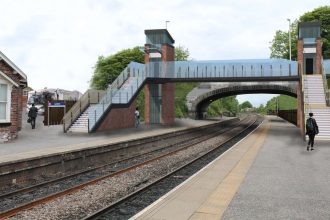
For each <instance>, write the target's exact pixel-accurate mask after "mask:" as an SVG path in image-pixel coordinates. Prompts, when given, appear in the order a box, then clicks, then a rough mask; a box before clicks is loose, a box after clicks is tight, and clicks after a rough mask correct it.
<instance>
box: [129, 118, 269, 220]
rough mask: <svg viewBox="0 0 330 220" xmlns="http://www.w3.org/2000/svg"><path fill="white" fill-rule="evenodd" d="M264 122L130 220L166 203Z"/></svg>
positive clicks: (142, 217)
mask: <svg viewBox="0 0 330 220" xmlns="http://www.w3.org/2000/svg"><path fill="white" fill-rule="evenodd" d="M263 124H264V122H262V123H261V124H260V125H259V126H258V127H257V128H255V129H254V130H253V131H252V132H251V133H250V134H248V135H247V136H246V137H244V138H243V139H242V140H240V141H239V142H237V143H236V144H235V145H234V146H233V147H231V148H230V149H228V150H227V151H225V152H224V153H223V154H222V155H221V156H219V157H218V158H217V159H215V160H214V161H212V162H211V163H209V164H208V165H207V166H205V167H204V168H202V169H201V170H199V171H198V172H197V173H195V174H194V175H192V176H191V177H189V178H188V179H187V180H185V181H184V182H182V183H181V184H180V185H178V186H177V187H175V188H174V189H172V190H171V191H169V192H168V193H166V194H165V195H163V196H162V197H160V198H159V199H158V200H156V201H155V202H153V203H152V204H151V205H150V206H148V207H146V208H145V209H143V210H142V211H141V212H139V213H137V214H136V215H135V216H133V217H131V218H130V220H135V219H145V218H146V217H147V216H146V214H147V212H149V211H150V210H152V209H157V208H156V206H157V205H159V204H160V203H166V199H167V198H169V197H171V196H173V194H175V192H176V191H177V190H179V189H181V188H183V187H185V185H186V184H187V183H189V182H192V181H193V180H194V179H195V178H196V177H197V176H198V175H200V174H201V173H203V172H204V171H205V170H207V169H209V168H210V167H211V166H213V165H214V164H215V163H216V162H217V160H219V159H220V158H223V157H224V156H226V155H227V154H228V153H230V152H231V151H233V150H234V149H235V148H237V146H239V144H240V143H241V142H243V141H245V140H246V139H247V138H248V137H250V136H251V135H252V134H253V133H254V132H255V131H256V130H257V129H259V128H260V126H261V125H263ZM164 219H166V218H165V217H164Z"/></svg>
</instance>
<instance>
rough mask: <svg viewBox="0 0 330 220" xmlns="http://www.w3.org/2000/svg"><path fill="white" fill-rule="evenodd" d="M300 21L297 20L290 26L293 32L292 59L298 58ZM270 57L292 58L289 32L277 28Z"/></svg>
mask: <svg viewBox="0 0 330 220" xmlns="http://www.w3.org/2000/svg"><path fill="white" fill-rule="evenodd" d="M297 27H298V21H297V20H295V21H294V22H293V23H292V24H291V27H290V30H291V31H290V33H291V59H292V60H296V59H297V43H298V34H297V30H298V28H297ZM270 51H271V53H270V57H271V58H282V59H289V58H290V52H289V51H290V47H289V32H288V31H282V30H277V31H276V34H275V36H274V38H273V40H272V42H271V47H270Z"/></svg>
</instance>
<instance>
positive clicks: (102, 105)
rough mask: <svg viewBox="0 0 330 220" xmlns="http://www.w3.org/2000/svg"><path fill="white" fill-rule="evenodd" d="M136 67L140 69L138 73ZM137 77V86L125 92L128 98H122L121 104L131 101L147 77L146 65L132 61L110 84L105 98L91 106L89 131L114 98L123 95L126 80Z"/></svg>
mask: <svg viewBox="0 0 330 220" xmlns="http://www.w3.org/2000/svg"><path fill="white" fill-rule="evenodd" d="M135 69H138V71H137V73H136V71H135ZM130 76H132V77H137V87H136V88H135V89H133V87H132V89H131V90H130V92H128V91H126V92H125V93H124V94H126V96H125V97H126V99H124V100H121V101H123V102H120V103H121V104H126V103H128V102H129V101H130V99H131V98H132V97H133V95H134V94H135V92H136V91H137V90H138V89H139V86H140V85H141V84H142V83H143V81H144V79H145V78H146V74H145V65H144V64H141V63H137V62H131V63H129V64H128V66H127V67H126V68H125V69H124V70H123V71H122V72H121V73H120V74H119V75H118V77H117V78H116V79H115V80H114V81H113V83H112V84H111V85H109V87H108V89H107V91H106V94H105V95H104V96H103V98H102V99H101V100H100V101H99V102H98V104H97V105H95V106H94V107H93V108H91V112H89V116H88V131H89V132H90V131H92V129H93V128H94V126H95V125H96V123H98V121H99V119H100V118H101V117H102V115H103V114H104V112H106V111H107V109H108V108H109V107H110V106H111V104H112V102H113V100H112V99H113V98H114V97H115V96H116V95H119V96H121V95H122V94H121V91H120V89H121V88H122V85H123V84H124V83H125V82H126V80H127V79H128V78H129V77H130Z"/></svg>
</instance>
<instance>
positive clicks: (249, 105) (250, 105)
mask: <svg viewBox="0 0 330 220" xmlns="http://www.w3.org/2000/svg"><path fill="white" fill-rule="evenodd" d="M252 107H253V106H252V104H251V103H250V102H249V101H245V102H243V103H242V104H240V105H239V108H240V109H247V108H252Z"/></svg>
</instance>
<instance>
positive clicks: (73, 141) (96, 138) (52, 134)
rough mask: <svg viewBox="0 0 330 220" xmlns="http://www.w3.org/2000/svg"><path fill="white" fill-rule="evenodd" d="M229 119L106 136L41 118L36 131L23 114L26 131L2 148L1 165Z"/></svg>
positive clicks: (149, 127) (150, 127) (184, 121)
mask: <svg viewBox="0 0 330 220" xmlns="http://www.w3.org/2000/svg"><path fill="white" fill-rule="evenodd" d="M221 120H226V118H225V117H224V118H216V119H210V120H192V119H175V123H174V125H172V126H162V125H145V124H143V123H141V126H140V127H138V128H128V129H120V130H115V131H111V132H103V133H92V134H84V133H74V134H73V133H63V126H62V125H52V126H44V125H43V116H40V115H39V116H38V117H37V120H36V128H35V129H32V128H31V125H30V124H28V123H27V122H26V121H27V115H26V114H24V113H23V125H22V130H21V131H20V132H19V133H18V138H17V139H15V140H13V141H11V142H8V143H4V144H0V163H4V162H9V161H16V160H21V159H25V158H32V157H37V156H43V155H50V154H56V153H61V152H67V151H72V150H79V149H83V148H88V147H97V146H100V145H104V144H111V143H116V142H121V141H125V140H132V139H138V138H142V137H147V136H154V135H159V134H164V133H168V132H173V131H178V130H182V129H187V128H191V127H197V126H203V125H207V124H211V123H215V122H219V121H221Z"/></svg>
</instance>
